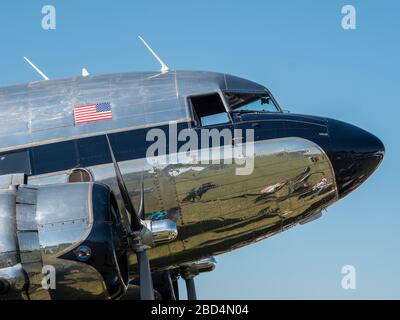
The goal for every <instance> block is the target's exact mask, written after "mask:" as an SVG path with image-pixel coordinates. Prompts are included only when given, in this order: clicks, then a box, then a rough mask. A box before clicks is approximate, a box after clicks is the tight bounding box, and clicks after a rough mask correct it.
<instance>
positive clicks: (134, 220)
mask: <svg viewBox="0 0 400 320" xmlns="http://www.w3.org/2000/svg"><path fill="white" fill-rule="evenodd" d="M106 138H107V143H108V148H109V149H110V154H111V159H112V162H113V164H114V170H115V174H116V176H117V182H118V188H119V191H120V193H121V196H122V199H123V201H124V205H125V209H126V211H128V213H129V215H130V218H131V227H132V230H133V231H139V230H140V229H141V228H142V224H141V221H140V218H139V216H138V215H137V214H136V211H135V207H134V206H133V203H132V200H131V198H130V196H129V193H128V189H127V188H126V185H125V182H124V179H123V177H122V174H121V170H120V168H119V165H118V162H117V160H116V159H115V155H114V151H113V149H112V146H111V142H110V138H109V137H108V135H106Z"/></svg>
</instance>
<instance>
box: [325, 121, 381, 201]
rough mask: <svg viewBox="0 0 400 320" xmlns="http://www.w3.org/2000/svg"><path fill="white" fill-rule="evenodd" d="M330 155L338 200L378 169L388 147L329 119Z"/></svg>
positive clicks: (371, 135) (352, 127)
mask: <svg viewBox="0 0 400 320" xmlns="http://www.w3.org/2000/svg"><path fill="white" fill-rule="evenodd" d="M329 135H330V140H331V147H330V151H329V152H328V156H329V158H330V160H331V162H332V165H333V169H334V171H335V176H336V183H337V186H338V191H339V197H340V198H343V197H344V196H346V195H347V194H349V193H350V192H351V191H353V190H354V189H356V188H357V187H359V186H360V185H361V184H362V183H363V182H364V181H365V180H366V179H367V178H368V177H369V176H370V175H371V174H372V173H373V172H374V171H375V169H376V168H377V167H378V166H379V164H380V163H381V162H382V160H383V157H384V154H385V146H384V145H383V143H382V141H381V140H379V139H378V138H377V137H376V136H374V135H373V134H371V133H369V132H367V131H365V130H363V129H360V128H358V127H356V126H353V125H351V124H348V123H344V122H341V121H337V120H329Z"/></svg>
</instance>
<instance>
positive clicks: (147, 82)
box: [0, 72, 338, 269]
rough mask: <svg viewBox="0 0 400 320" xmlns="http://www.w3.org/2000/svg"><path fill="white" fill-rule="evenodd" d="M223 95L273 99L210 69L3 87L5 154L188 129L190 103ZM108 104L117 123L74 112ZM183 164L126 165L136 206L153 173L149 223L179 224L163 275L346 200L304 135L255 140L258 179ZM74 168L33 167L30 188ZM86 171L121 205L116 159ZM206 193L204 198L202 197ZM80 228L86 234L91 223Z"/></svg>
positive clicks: (163, 256)
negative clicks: (83, 118) (77, 117)
mask: <svg viewBox="0 0 400 320" xmlns="http://www.w3.org/2000/svg"><path fill="white" fill-rule="evenodd" d="M219 91H232V92H252V93H260V94H262V93H267V92H268V90H267V89H266V88H264V87H262V86H260V85H258V84H256V83H253V82H250V81H247V80H244V79H240V78H237V77H234V76H230V75H225V74H218V73H207V72H168V73H165V74H158V73H127V74H115V75H107V76H93V77H86V78H81V77H80V78H73V79H66V80H55V81H45V82H44V81H42V82H36V83H31V84H28V85H23V86H15V87H10V88H4V89H0V112H1V113H2V117H0V152H1V153H2V154H3V153H13V152H17V151H19V150H26V149H29V148H34V147H38V146H46V145H50V144H55V143H61V142H66V141H77V140H80V139H86V138H89V137H96V136H103V135H105V134H115V133H121V132H127V131H136V130H137V131H138V132H139V130H142V131H143V130H146V129H151V128H156V127H160V126H162V125H168V123H170V122H175V123H178V124H184V125H185V126H186V127H188V128H190V127H191V122H192V114H191V110H190V108H189V105H188V101H187V98H188V97H189V96H191V95H194V94H202V93H210V92H219ZM100 102H111V103H112V110H113V120H111V121H100V122H95V123H89V124H85V125H75V124H74V117H73V108H74V106H78V105H85V104H91V103H100ZM193 130H194V128H193ZM136 143H137V141H136ZM132 144H133V142H132ZM64 152H66V151H64ZM63 156H64V155H63V154H59V157H61V158H62V157H63ZM65 156H67V154H65ZM214 156H215V158H214V160H215V159H218V157H220V156H221V152H219V151H218V150H217V151H216V152H215V153H214ZM117 157H118V155H117ZM177 158H178V159H179V161H176V162H173V161H172V162H171V161H170V162H168V163H166V162H165V161H163V160H162V159H161V158H159V159H158V158H157V159H154V161H153V162H151V163H150V162H149V161H148V159H146V158H145V157H144V156H143V155H141V156H135V157H133V158H131V159H124V160H122V161H120V160H119V159H118V160H119V161H120V166H121V171H122V173H123V175H124V179H125V180H126V183H127V187H128V189H129V192H130V194H131V197H132V198H133V200H134V203H135V204H137V203H138V202H139V200H138V198H139V192H138V191H139V189H140V177H141V175H142V172H143V171H144V172H145V174H144V185H145V203H146V208H145V211H146V214H147V218H148V219H150V218H152V217H156V215H157V214H163V215H164V216H163V218H168V219H171V220H173V221H174V222H176V224H177V226H178V232H179V233H178V238H177V239H176V240H175V241H173V242H171V243H168V244H163V245H160V246H157V247H155V248H153V249H151V250H150V259H151V265H152V267H153V268H155V269H163V268H169V267H173V266H177V265H181V264H183V263H185V262H190V261H196V260H199V259H202V258H205V257H209V256H212V255H217V254H221V253H224V252H227V251H230V250H233V249H235V248H239V247H242V246H244V245H247V244H250V243H253V242H256V241H259V240H262V239H265V238H266V237H269V236H271V235H274V234H276V233H278V232H281V231H284V230H286V229H287V228H289V227H292V226H294V225H296V224H298V223H301V222H305V221H308V220H310V219H311V218H312V217H313V216H314V215H317V214H319V213H320V212H321V211H322V210H323V209H324V208H327V207H328V206H329V205H331V204H332V203H333V202H335V201H336V200H337V199H338V190H337V185H336V181H335V173H334V169H333V167H332V164H331V162H330V160H329V158H328V156H327V155H326V154H325V152H324V150H323V149H322V148H321V147H320V146H318V145H317V144H315V143H314V142H312V141H310V140H307V139H304V138H301V137H295V136H293V137H285V138H278V139H266V140H258V141H256V143H255V157H254V171H253V173H252V174H251V175H244V176H240V175H236V173H235V170H236V169H237V168H238V167H240V166H239V165H237V164H235V163H232V164H226V163H223V162H221V163H220V164H212V163H209V164H207V163H201V162H199V161H198V160H197V159H192V158H189V159H188V158H187V157H184V155H183V154H178V157H177ZM0 166H1V162H0ZM76 167H82V166H81V165H80V164H79V163H77V164H76V165H74V166H71V167H66V168H65V169H63V170H57V171H52V172H46V173H39V174H36V173H35V172H34V170H33V171H32V172H31V174H30V175H29V184H31V185H47V184H54V183H64V182H67V181H68V176H69V173H70V172H71V170H72V169H74V168H76ZM84 167H85V168H86V169H87V170H89V172H90V173H91V175H92V177H93V179H94V180H95V181H99V182H103V183H105V184H107V185H109V186H110V187H111V188H113V190H114V192H115V194H116V195H117V198H119V196H118V194H119V191H118V188H117V185H116V181H115V173H114V170H113V166H112V163H111V161H109V162H108V163H101V164H96V165H89V166H84ZM202 188H203V189H202ZM199 189H202V191H201V192H196V190H199ZM68 200H69V199H66V201H68ZM120 205H121V206H122V203H120ZM71 208H73V204H71ZM71 219H74V218H73V214H71ZM78 220H79V219H77V224H73V223H71V228H75V229H76V228H77V225H79V221H78ZM81 227H82V230H84V229H85V228H87V227H88V226H86V225H82V226H81ZM49 228H50V226H49ZM65 228H68V227H66V226H65V227H64V230H65ZM0 229H1V225H0ZM71 232H72V229H71ZM43 241H45V239H43ZM71 241H72V242H74V243H71V245H77V244H79V241H80V239H74V240H71ZM65 245H66V244H63V246H65ZM49 246H50V244H49ZM44 247H46V244H44ZM129 259H130V264H131V265H135V264H136V256H135V255H131V256H130V257H129Z"/></svg>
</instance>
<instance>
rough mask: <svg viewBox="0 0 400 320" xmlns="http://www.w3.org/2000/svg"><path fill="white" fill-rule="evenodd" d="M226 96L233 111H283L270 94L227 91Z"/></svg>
mask: <svg viewBox="0 0 400 320" xmlns="http://www.w3.org/2000/svg"><path fill="white" fill-rule="evenodd" d="M225 98H226V100H227V101H228V103H229V107H230V109H231V111H232V112H238V113H251V112H263V113H264V112H281V111H280V109H279V107H278V106H277V105H276V103H275V101H274V100H273V99H272V97H271V96H270V95H268V94H261V95H260V94H242V93H225Z"/></svg>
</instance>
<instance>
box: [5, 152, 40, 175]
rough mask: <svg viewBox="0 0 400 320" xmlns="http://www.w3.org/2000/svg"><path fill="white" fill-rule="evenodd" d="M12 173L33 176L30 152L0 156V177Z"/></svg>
mask: <svg viewBox="0 0 400 320" xmlns="http://www.w3.org/2000/svg"><path fill="white" fill-rule="evenodd" d="M11 173H25V174H27V175H30V174H32V169H31V161H30V158H29V152H28V151H22V152H16V153H9V154H4V155H0V175H2V174H11Z"/></svg>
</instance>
